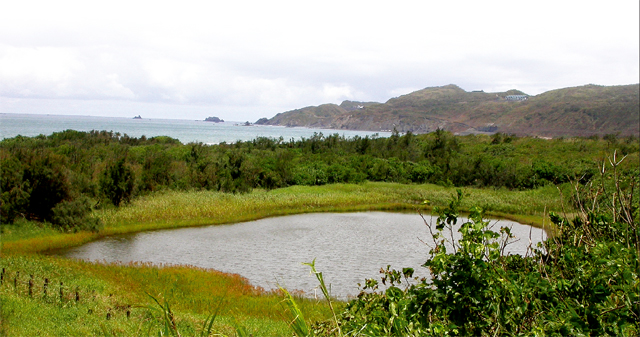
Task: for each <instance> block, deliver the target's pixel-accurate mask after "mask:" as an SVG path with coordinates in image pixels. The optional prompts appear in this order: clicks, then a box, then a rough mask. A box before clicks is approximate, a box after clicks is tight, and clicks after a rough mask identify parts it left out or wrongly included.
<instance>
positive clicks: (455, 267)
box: [315, 156, 640, 336]
mask: <svg viewBox="0 0 640 337" xmlns="http://www.w3.org/2000/svg"><path fill="white" fill-rule="evenodd" d="M611 164H612V166H613V177H612V178H613V183H612V185H613V186H614V188H613V189H611V190H607V189H606V188H604V187H603V186H605V185H606V183H605V180H606V179H604V178H605V177H604V176H605V172H604V170H603V171H602V175H603V179H602V183H601V185H598V184H595V185H594V184H591V185H587V186H583V185H579V184H576V189H577V192H578V194H581V195H582V197H583V200H584V199H585V196H588V197H591V198H592V199H590V201H591V202H590V203H589V207H582V208H580V209H581V210H582V212H581V213H579V214H578V216H576V217H575V218H574V219H573V220H568V219H566V218H565V217H561V216H559V215H557V214H553V213H552V214H550V218H551V221H552V222H553V223H554V224H555V226H556V227H557V228H558V233H557V235H556V236H554V237H551V238H549V239H547V240H546V241H545V242H544V243H542V244H541V245H540V246H539V247H537V248H532V249H531V251H530V253H528V254H527V256H524V257H522V256H519V255H504V254H503V251H504V247H505V246H506V245H508V244H509V240H511V239H512V236H511V233H510V231H509V229H508V228H501V229H500V231H499V232H495V231H492V230H490V229H489V228H488V227H487V226H488V224H489V223H488V222H487V221H484V220H483V216H482V210H481V209H479V208H475V209H473V212H472V213H471V215H470V216H469V221H468V222H465V223H463V224H458V211H457V209H458V206H459V205H460V200H461V197H462V193H461V192H458V195H457V196H456V197H455V198H454V199H453V200H452V201H451V203H450V205H449V206H448V207H447V208H445V209H440V210H438V212H439V214H440V215H439V217H438V219H437V222H436V224H435V226H432V224H429V229H430V230H432V234H433V237H434V242H433V244H434V246H433V248H432V249H431V251H430V254H431V257H430V258H429V259H428V260H427V261H426V262H425V264H424V267H428V268H429V269H430V271H431V275H432V276H431V280H425V279H422V280H416V279H415V278H414V279H412V278H411V277H412V274H413V270H412V269H411V268H405V269H403V271H402V272H400V271H396V270H389V267H387V269H386V270H384V269H383V270H381V273H382V274H383V277H382V278H381V282H382V283H383V284H384V285H385V286H388V288H387V289H386V290H384V291H381V290H378V289H379V288H378V287H379V283H378V281H376V280H374V279H368V280H366V282H365V285H364V287H363V291H362V292H361V293H360V295H359V296H358V298H357V299H355V300H352V301H351V302H350V303H349V304H348V305H347V307H346V310H345V311H344V312H343V313H342V314H341V315H340V316H339V324H338V326H339V329H340V330H341V333H344V334H346V335H363V336H383V335H387V336H391V335H393V336H396V335H438V336H440V335H492V336H495V335H516V334H524V335H531V334H534V335H616V336H617V335H625V336H629V335H638V334H639V333H640V323H639V322H640V294H639V292H638V289H639V287H640V278H639V271H638V258H639V255H640V254H639V252H640V246H639V244H638V236H639V226H638V222H639V220H638V217H639V215H638V207H637V205H638V196H637V190H635V189H634V188H635V187H636V186H637V184H638V178H637V177H636V178H635V179H634V180H633V181H631V182H626V184H625V183H624V182H622V181H621V180H620V179H619V177H616V174H615V169H616V165H617V164H616V162H615V156H614V160H612V161H611ZM594 186H595V187H594ZM623 186H626V188H622V187H623ZM603 195H604V196H606V197H608V198H604V199H603V198H602V196H603ZM587 199H588V198H587ZM613 201H615V202H613ZM454 230H457V231H458V232H460V233H461V234H462V238H461V239H460V240H459V241H457V242H452V241H449V240H448V239H447V238H448V237H450V235H449V234H450V233H449V232H450V231H454ZM403 284H404V289H403V288H401V285H403ZM338 331H339V330H338V328H337V327H336V326H335V325H333V324H330V322H320V323H317V324H316V325H315V333H316V334H318V335H336V334H338Z"/></svg>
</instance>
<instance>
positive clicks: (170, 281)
mask: <svg viewBox="0 0 640 337" xmlns="http://www.w3.org/2000/svg"><path fill="white" fill-rule="evenodd" d="M2 268H5V270H6V273H5V275H4V276H5V277H4V282H3V284H2V285H0V298H1V299H2V325H1V329H2V330H0V334H1V335H3V336H6V335H9V336H36V335H39V336H47V335H54V336H63V335H64V336H68V335H103V334H106V335H127V336H132V335H136V336H139V335H147V334H148V333H147V332H148V331H151V332H152V333H153V334H155V332H157V331H160V329H161V328H162V319H161V317H157V315H155V313H154V312H153V311H151V310H149V309H148V306H149V305H150V304H152V301H151V300H150V297H149V296H148V295H147V294H149V295H152V296H154V297H155V298H158V299H162V300H163V301H165V300H166V302H167V303H170V304H171V308H172V310H173V312H175V314H176V321H177V326H178V330H179V331H181V332H183V333H185V335H195V334H196V333H197V330H198V329H199V328H200V327H201V326H202V322H204V321H205V320H206V319H207V317H209V316H210V315H211V314H212V313H213V312H214V311H215V310H216V308H222V309H221V311H220V312H219V313H218V317H217V319H216V320H215V322H214V324H213V326H212V331H216V332H219V333H224V334H233V331H234V327H233V326H234V324H236V322H239V323H240V324H242V325H243V326H245V327H246V328H247V329H248V330H249V331H251V332H253V333H255V334H256V335H271V336H273V335H287V334H290V330H289V327H288V322H287V318H286V317H284V316H283V314H282V311H283V307H282V304H281V302H282V295H281V294H280V293H278V292H266V291H264V290H262V289H260V288H256V287H253V286H251V285H250V284H249V283H248V282H247V280H246V279H244V278H242V277H240V276H239V275H234V274H225V273H221V272H216V271H212V270H205V269H201V268H196V267H189V266H151V265H147V264H130V265H120V264H93V263H88V262H83V261H76V260H69V259H64V258H59V257H53V256H43V255H9V256H5V257H3V260H2ZM16 271H20V276H19V280H18V287H17V288H14V284H13V280H14V277H15V273H16ZM30 275H33V280H34V282H33V283H34V287H33V288H34V289H33V294H32V296H29V295H28V285H27V282H28V280H29V279H30ZM45 278H47V279H48V280H49V284H50V285H49V288H48V290H49V291H48V295H47V296H44V295H43V283H44V279H45ZM60 282H62V283H63V285H64V286H63V287H64V288H63V289H64V293H65V296H64V299H62V300H61V299H60V297H59V288H60V286H59V284H60ZM76 290H79V295H80V301H79V302H77V303H76V302H75V291H76ZM296 302H297V303H298V305H299V307H300V310H302V311H303V312H304V314H305V317H307V318H309V319H325V318H327V317H330V315H331V312H330V310H329V309H328V306H327V305H326V303H325V302H324V301H314V300H310V299H303V298H297V299H296ZM221 304H222V305H221ZM127 311H129V312H130V317H129V318H127V314H126V312H127ZM107 314H110V319H107V318H106V316H107Z"/></svg>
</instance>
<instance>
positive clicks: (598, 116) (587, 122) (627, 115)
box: [270, 84, 640, 137]
mask: <svg viewBox="0 0 640 337" xmlns="http://www.w3.org/2000/svg"><path fill="white" fill-rule="evenodd" d="M638 87H639V85H638V84H633V85H623V86H597V85H585V86H580V87H572V88H563V89H558V90H552V91H549V92H545V93H542V94H540V95H536V96H532V97H530V98H529V99H528V100H527V101H525V102H508V101H505V100H503V99H498V98H497V97H496V96H499V97H504V96H506V95H509V94H517V93H520V92H517V91H515V90H511V91H509V92H502V93H500V92H498V93H485V92H466V91H464V90H462V89H461V88H459V87H457V86H455V85H446V86H442V87H432V88H426V89H422V90H418V91H415V92H412V93H410V94H407V95H403V96H400V97H397V98H392V99H390V100H389V101H387V102H386V103H384V104H377V105H372V106H369V107H366V108H365V109H361V110H357V111H349V112H346V111H344V112H342V113H337V112H334V113H332V114H331V115H326V116H323V117H319V116H316V115H315V114H314V113H311V112H315V111H316V110H317V109H320V107H307V108H304V109H299V110H292V111H288V112H285V113H282V114H278V115H277V116H276V117H274V118H273V119H271V120H270V124H279V125H290V126H304V125H316V126H324V127H334V128H346V129H357V130H381V129H392V128H393V127H396V128H397V129H398V131H400V132H405V131H409V130H410V131H413V132H417V133H422V132H429V131H433V130H435V129H436V128H438V127H440V128H443V129H445V130H449V131H453V132H460V131H465V130H467V129H468V128H470V127H473V128H480V129H482V128H483V127H486V126H487V125H488V124H491V125H494V126H496V127H498V129H497V131H500V132H506V133H517V134H521V135H541V136H552V137H558V136H589V135H592V134H598V135H604V134H609V133H612V134H613V133H620V134H621V135H623V136H629V135H637V134H638V115H639V112H638V106H639V102H640V100H639V99H640V95H638Z"/></svg>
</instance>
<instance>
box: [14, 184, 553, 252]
mask: <svg viewBox="0 0 640 337" xmlns="http://www.w3.org/2000/svg"><path fill="white" fill-rule="evenodd" d="M463 191H464V192H465V194H466V198H465V199H464V201H463V203H462V209H463V210H464V209H470V208H471V207H472V206H480V207H482V208H484V209H485V210H487V215H491V216H496V217H503V218H509V219H511V220H515V221H520V222H522V223H525V224H531V225H534V226H538V227H541V226H542V225H543V224H542V222H543V216H544V213H545V212H548V211H549V210H555V211H561V209H560V208H559V205H561V204H562V199H561V195H560V193H559V192H558V191H557V189H556V188H555V187H552V186H548V187H543V188H540V189H536V190H527V191H509V190H494V189H474V188H466V189H463ZM453 193H455V188H446V187H442V186H437V185H430V184H425V185H405V184H397V183H365V184H361V185H354V184H334V185H324V186H315V187H309V186H292V187H288V188H282V189H276V190H271V191H265V190H254V191H253V192H251V193H247V194H227V193H220V192H212V191H193V192H176V191H166V192H159V193H154V194H150V195H147V196H143V197H140V198H138V199H136V200H134V201H133V202H131V203H130V204H128V205H126V206H123V207H120V208H117V209H115V208H111V209H103V210H98V211H95V212H94V216H95V217H97V218H99V219H100V220H101V221H102V222H103V223H104V225H105V226H104V228H103V229H102V230H101V231H99V232H97V233H91V232H79V233H73V234H64V233H60V232H57V231H53V230H51V229H49V228H47V227H45V228H43V229H42V231H41V232H38V231H37V230H36V229H35V228H34V226H30V227H26V228H27V233H25V232H22V231H21V227H13V228H5V229H3V231H4V232H3V236H2V245H3V246H2V251H3V253H28V252H41V251H46V250H52V249H58V248H67V247H71V246H77V245H80V244H83V243H86V242H89V241H91V240H95V239H97V238H100V237H104V236H108V235H114V234H124V233H134V232H141V231H146V230H156V229H167V228H178V227H189V226H204V225H217V224H225V223H235V222H242V221H250V220H256V219H261V218H265V217H273V216H283V215H290V214H299V213H310V212H347V211H371V210H389V211H401V210H412V211H415V210H417V209H422V210H429V209H431V208H433V207H436V206H445V205H446V204H447V203H448V201H449V200H450V196H451V195H452V194H453ZM425 201H426V203H425Z"/></svg>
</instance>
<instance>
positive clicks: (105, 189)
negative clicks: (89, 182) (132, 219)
mask: <svg viewBox="0 0 640 337" xmlns="http://www.w3.org/2000/svg"><path fill="white" fill-rule="evenodd" d="M133 179H134V177H133V172H132V170H131V169H130V168H129V167H127V166H126V165H125V161H124V159H120V160H118V161H116V162H115V163H114V164H112V165H109V166H107V168H106V169H105V171H104V173H103V174H102V176H101V177H100V191H101V192H102V193H103V194H104V195H105V196H106V197H107V199H109V201H111V202H112V203H113V204H114V205H115V206H120V204H121V203H122V202H127V201H129V199H130V198H131V193H132V192H133Z"/></svg>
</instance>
